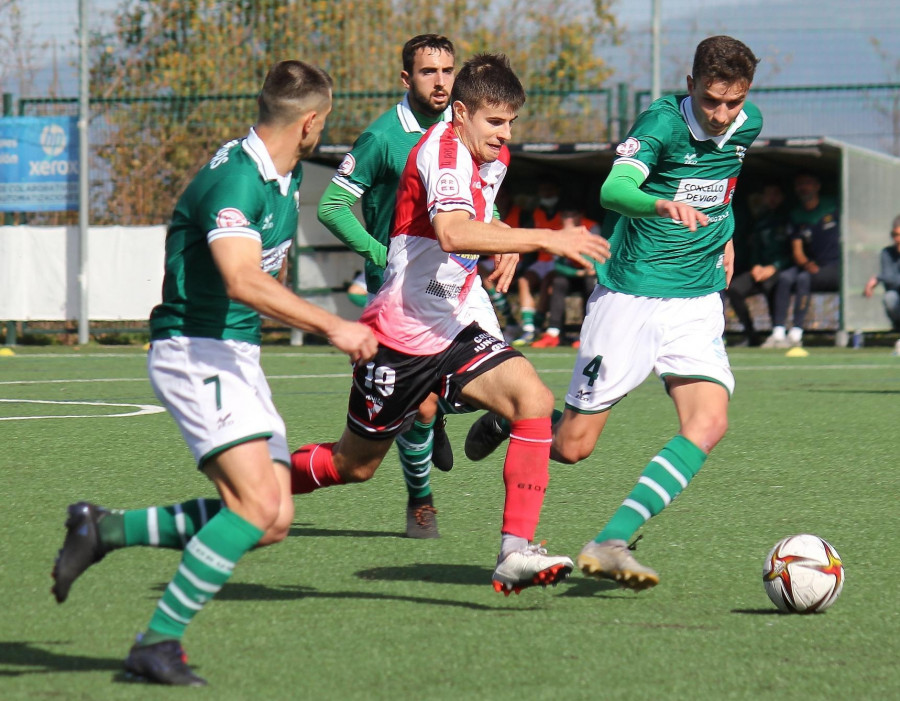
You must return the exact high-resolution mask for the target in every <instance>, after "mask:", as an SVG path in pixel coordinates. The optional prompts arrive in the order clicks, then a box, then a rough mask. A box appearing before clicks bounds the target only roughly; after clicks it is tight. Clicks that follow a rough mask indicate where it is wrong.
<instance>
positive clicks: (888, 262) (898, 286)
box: [863, 216, 900, 353]
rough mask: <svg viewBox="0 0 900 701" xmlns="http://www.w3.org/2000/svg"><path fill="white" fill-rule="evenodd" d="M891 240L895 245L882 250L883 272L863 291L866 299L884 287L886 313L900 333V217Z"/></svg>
mask: <svg viewBox="0 0 900 701" xmlns="http://www.w3.org/2000/svg"><path fill="white" fill-rule="evenodd" d="M891 238H892V239H893V241H894V243H893V245H891V246H886V247H885V248H883V249H881V254H880V256H879V262H880V267H881V272H879V273H878V275H873V276H872V277H871V278H870V279H869V282H867V283H866V289H865V290H864V291H863V294H865V296H866V297H871V296H872V293H873V292H874V291H875V288H876V287H877V286H878V283H881V284H882V285H884V297H883V299H882V301H883V302H884V311H885V312H886V313H887V315H888V319H890V320H891V326H892V328H893V330H894V331H900V216H897V217H896V218H895V219H894V223H893V226H892V227H891ZM896 351H897V352H898V353H900V341H897V348H896Z"/></svg>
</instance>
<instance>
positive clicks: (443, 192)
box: [434, 170, 462, 197]
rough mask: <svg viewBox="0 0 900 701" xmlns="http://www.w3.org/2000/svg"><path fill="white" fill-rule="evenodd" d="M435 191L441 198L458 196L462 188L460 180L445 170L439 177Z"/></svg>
mask: <svg viewBox="0 0 900 701" xmlns="http://www.w3.org/2000/svg"><path fill="white" fill-rule="evenodd" d="M434 189H435V191H436V192H437V194H438V195H440V196H441V197H453V196H454V195H458V194H459V192H460V190H461V189H462V188H461V187H460V183H459V178H457V177H456V175H455V174H453V173H452V172H451V171H446V170H445V171H444V172H442V173H441V174H440V175H439V176H438V179H437V185H436V186H435V188H434Z"/></svg>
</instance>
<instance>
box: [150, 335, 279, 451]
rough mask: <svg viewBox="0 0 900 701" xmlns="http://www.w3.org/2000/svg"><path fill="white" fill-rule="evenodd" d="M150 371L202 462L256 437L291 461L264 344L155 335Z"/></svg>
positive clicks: (161, 394)
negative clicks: (262, 355)
mask: <svg viewBox="0 0 900 701" xmlns="http://www.w3.org/2000/svg"><path fill="white" fill-rule="evenodd" d="M147 372H148V374H149V375H150V384H151V385H152V386H153V391H154V392H155V393H156V396H157V397H158V398H159V400H160V401H161V402H162V403H163V404H164V405H165V407H166V409H168V411H169V413H170V414H171V415H172V418H174V419H175V423H176V424H178V428H179V429H181V435H183V436H184V440H185V441H186V442H187V444H188V448H190V450H191V453H193V455H194V459H195V460H196V461H197V464H198V465H199V466H202V464H203V462H204V461H205V460H207V459H209V458H211V457H213V456H214V455H216V454H218V453H221V452H222V451H223V450H226V449H227V448H230V447H232V446H235V445H239V444H240V443H246V442H247V441H251V440H253V439H255V438H266V439H268V443H269V454H270V455H271V456H272V460H275V461H278V462H282V463H285V464H286V465H290V464H291V454H290V451H289V450H288V444H287V435H286V431H285V427H284V420H283V419H282V418H281V416H279V414H278V411H277V410H276V409H275V405H274V404H273V403H272V392H271V391H270V390H269V383H268V382H267V381H266V377H265V375H264V374H263V371H262V368H261V367H260V364H259V346H257V345H254V344H252V343H246V342H243V341H222V340H219V339H215V338H188V337H184V336H176V337H175V338H166V339H163V340H160V341H153V343H152V344H151V346H150V353H149V354H148V356H147Z"/></svg>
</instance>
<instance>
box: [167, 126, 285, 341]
mask: <svg viewBox="0 0 900 701" xmlns="http://www.w3.org/2000/svg"><path fill="white" fill-rule="evenodd" d="M301 179H302V167H301V165H300V164H299V163H298V164H297V166H296V168H295V169H294V171H293V172H292V173H290V174H288V175H286V176H280V175H279V174H278V172H277V171H276V170H275V165H274V163H273V162H272V158H271V156H270V155H269V152H268V151H267V150H266V146H265V144H264V143H263V141H262V139H260V138H259V136H258V135H257V134H256V132H255V131H251V132H250V134H249V136H247V137H246V138H244V139H236V140H234V141H230V142H228V143H227V144H225V145H224V146H222V147H221V148H220V149H219V150H218V151H217V152H216V154H215V155H214V156H213V158H212V160H210V161H209V163H207V164H206V165H205V166H204V167H203V169H202V170H201V171H200V172H199V173H198V174H197V176H196V177H195V178H194V179H193V180H192V181H191V183H190V185H188V187H187V189H186V190H185V191H184V194H182V196H181V197H180V198H179V200H178V203H177V204H176V205H175V213H174V214H173V216H172V222H171V224H170V225H169V230H168V232H167V234H166V272H165V277H164V279H163V301H162V304H159V305H157V306H156V307H155V308H154V309H153V311H152V312H151V314H150V333H151V338H152V339H160V338H170V337H172V336H192V337H204V338H220V339H234V340H238V341H248V342H250V343H256V344H258V343H259V342H260V335H261V332H260V327H261V324H260V319H259V314H258V313H257V312H256V311H254V310H253V309H251V308H250V307H248V306H246V305H244V304H241V303H240V302H236V301H234V300H232V299H229V297H228V295H227V294H226V292H225V283H224V281H223V280H222V276H221V274H220V273H219V270H218V268H217V267H216V264H215V262H214V261H213V257H212V252H211V251H210V247H209V244H210V243H212V242H213V241H215V240H216V239H219V238H224V237H229V236H238V237H244V238H249V239H254V240H256V241H259V242H260V243H261V244H262V261H261V267H262V269H263V270H264V271H265V272H267V273H269V274H271V275H273V276H277V275H278V272H279V271H280V270H281V266H282V264H283V263H284V258H285V255H286V254H287V250H288V248H289V247H290V245H291V242H292V241H293V238H294V234H295V233H296V231H297V218H298V210H299V202H300V198H299V192H298V188H299V187H300V181H301Z"/></svg>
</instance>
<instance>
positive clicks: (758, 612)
mask: <svg viewBox="0 0 900 701" xmlns="http://www.w3.org/2000/svg"><path fill="white" fill-rule="evenodd" d="M731 613H742V614H744V615H746V616H773V615H774V616H783V615H786V614H785V613H784V612H783V611H779V610H778V609H731Z"/></svg>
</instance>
